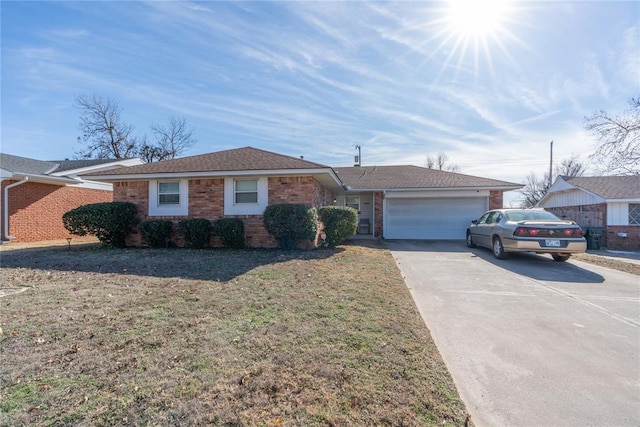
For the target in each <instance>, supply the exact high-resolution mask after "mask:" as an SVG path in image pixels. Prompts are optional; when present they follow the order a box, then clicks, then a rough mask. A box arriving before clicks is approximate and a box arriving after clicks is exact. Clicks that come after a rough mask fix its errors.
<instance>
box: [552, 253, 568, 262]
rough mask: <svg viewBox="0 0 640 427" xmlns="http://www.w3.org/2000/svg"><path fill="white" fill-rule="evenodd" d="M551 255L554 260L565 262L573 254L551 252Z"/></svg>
mask: <svg viewBox="0 0 640 427" xmlns="http://www.w3.org/2000/svg"><path fill="white" fill-rule="evenodd" d="M551 257H552V258H553V260H554V261H558V262H565V261H566V260H568V259H569V258H571V255H558V254H551Z"/></svg>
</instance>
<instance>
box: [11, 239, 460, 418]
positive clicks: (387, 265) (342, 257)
mask: <svg viewBox="0 0 640 427" xmlns="http://www.w3.org/2000/svg"><path fill="white" fill-rule="evenodd" d="M0 262H1V267H2V268H1V269H0V275H1V277H0V282H1V285H0V288H5V290H7V288H18V287H28V288H29V289H28V290H27V291H26V292H22V293H15V294H11V295H7V296H5V297H3V298H1V299H0V323H1V327H2V332H1V335H0V352H1V353H0V358H1V363H0V393H1V396H0V425H12V426H13V425H78V424H80V425H98V426H100V425H103V426H111V425H122V424H125V425H229V426H231V425H235V426H239V425H264V426H294V425H296V426H298V425H304V426H310V425H438V426H442V425H458V426H459V425H463V424H464V422H465V417H466V411H465V408H464V405H463V403H462V402H461V400H460V398H459V397H458V394H457V392H456V389H455V386H454V385H453V382H452V380H451V377H450V375H449V373H448V372H447V370H446V367H445V365H444V363H443V361H442V359H441V357H440V355H439V354H438V351H437V349H436V347H435V345H434V343H433V341H432V339H431V337H430V335H429V331H428V330H427V328H426V327H425V326H424V323H423V322H422V319H421V318H420V315H419V314H418V311H417V309H416V307H415V306H414V303H413V300H412V299H411V295H410V293H409V291H408V290H407V288H406V286H405V284H404V282H403V280H402V277H401V275H400V272H399V271H398V269H397V267H396V265H395V262H394V260H393V258H392V256H391V254H390V253H389V251H388V250H386V249H385V248H384V247H382V246H377V244H371V245H370V247H366V246H358V245H346V246H341V247H339V248H338V249H336V250H316V251H292V252H281V251H268V250H245V251H231V250H201V251H196V250H187V249H179V250H176V249H174V250H171V249H169V250H151V249H125V250H113V249H104V248H101V247H97V246H90V247H86V246H77V247H73V246H72V248H71V250H67V249H66V248H64V247H54V248H40V249H19V250H12V251H3V252H2V254H1V260H0ZM1 290H2V289H0V291H1Z"/></svg>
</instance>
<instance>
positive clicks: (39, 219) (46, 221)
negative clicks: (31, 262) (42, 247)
mask: <svg viewBox="0 0 640 427" xmlns="http://www.w3.org/2000/svg"><path fill="white" fill-rule="evenodd" d="M141 163H142V161H141V160H139V159H126V160H60V161H58V160H56V161H42V160H36V159H30V158H26V157H20V156H13V155H10V154H0V189H1V193H0V213H1V217H0V219H1V221H0V227H1V230H2V240H3V241H8V240H16V241H20V242H34V241H40V240H55V239H64V238H66V237H69V232H68V231H67V230H66V229H65V228H64V226H63V224H62V215H63V214H64V213H65V212H67V211H68V210H70V209H73V208H76V207H78V206H81V205H85V204H88V203H98V202H110V201H111V200H113V196H112V190H111V184H108V183H104V182H96V181H87V180H85V179H83V178H80V176H79V175H81V174H83V173H87V172H97V171H102V170H107V169H112V168H120V167H124V166H131V165H139V164H141Z"/></svg>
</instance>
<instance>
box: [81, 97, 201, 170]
mask: <svg viewBox="0 0 640 427" xmlns="http://www.w3.org/2000/svg"><path fill="white" fill-rule="evenodd" d="M76 105H77V107H78V108H79V109H80V110H81V112H82V113H81V116H80V125H79V129H80V130H81V131H82V136H81V137H79V138H78V140H79V141H80V142H82V143H84V144H86V145H85V147H84V149H82V150H80V151H79V152H78V153H77V154H78V156H79V157H81V158H85V159H105V158H116V159H123V158H128V157H135V156H139V157H141V158H142V160H144V161H146V162H159V161H161V160H168V159H173V158H175V157H177V156H179V155H180V154H182V153H183V152H185V151H186V150H187V149H188V148H190V147H191V146H193V145H194V144H195V143H196V142H197V140H196V139H195V137H194V136H193V133H194V130H193V129H190V128H188V127H187V121H186V120H185V119H184V118H175V117H171V118H170V119H169V122H168V123H167V125H166V126H163V125H160V124H153V125H152V126H151V131H152V132H153V135H154V141H153V142H149V139H148V138H147V136H146V135H143V136H142V137H140V138H136V137H135V136H134V135H133V130H134V127H133V126H130V125H127V124H126V123H125V122H123V121H122V119H121V118H120V113H121V112H122V109H121V108H120V105H119V103H118V101H116V100H115V99H112V98H106V97H102V96H100V95H96V94H94V95H92V96H87V95H80V96H79V97H78V98H77V99H76Z"/></svg>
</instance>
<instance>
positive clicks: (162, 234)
mask: <svg viewBox="0 0 640 427" xmlns="http://www.w3.org/2000/svg"><path fill="white" fill-rule="evenodd" d="M172 228H173V223H172V222H171V221H168V220H163V219H153V220H149V221H144V222H141V223H140V224H139V225H138V231H139V232H140V236H142V241H143V242H145V243H146V244H147V245H149V246H151V247H152V248H166V247H168V246H169V243H170V242H171V229H172Z"/></svg>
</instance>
